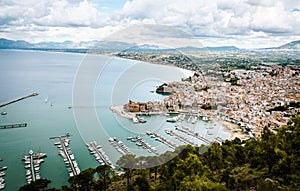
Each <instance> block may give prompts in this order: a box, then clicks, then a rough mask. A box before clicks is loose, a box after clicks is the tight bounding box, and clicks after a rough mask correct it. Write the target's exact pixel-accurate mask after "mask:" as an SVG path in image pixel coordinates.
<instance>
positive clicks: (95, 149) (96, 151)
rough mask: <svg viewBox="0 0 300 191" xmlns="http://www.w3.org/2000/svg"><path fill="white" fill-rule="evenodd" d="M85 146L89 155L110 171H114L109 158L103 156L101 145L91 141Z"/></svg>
mask: <svg viewBox="0 0 300 191" xmlns="http://www.w3.org/2000/svg"><path fill="white" fill-rule="evenodd" d="M86 146H87V147H88V149H89V151H90V153H91V154H92V155H94V157H95V159H96V160H97V161H98V162H99V163H100V164H101V165H104V164H107V165H110V166H111V167H112V169H115V167H114V165H113V164H112V162H111V160H110V159H109V157H108V156H107V155H106V154H105V152H104V150H103V148H102V146H101V145H97V143H96V141H92V142H90V143H87V144H86Z"/></svg>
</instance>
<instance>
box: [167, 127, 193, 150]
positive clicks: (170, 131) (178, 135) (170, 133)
mask: <svg viewBox="0 0 300 191" xmlns="http://www.w3.org/2000/svg"><path fill="white" fill-rule="evenodd" d="M165 132H166V133H167V134H169V135H170V136H174V137H175V138H176V139H178V140H179V141H181V142H183V143H186V144H190V145H192V146H193V147H198V145H197V144H196V143H194V142H192V141H190V140H189V139H188V138H186V137H184V136H182V135H180V134H178V133H175V132H174V131H172V130H165Z"/></svg>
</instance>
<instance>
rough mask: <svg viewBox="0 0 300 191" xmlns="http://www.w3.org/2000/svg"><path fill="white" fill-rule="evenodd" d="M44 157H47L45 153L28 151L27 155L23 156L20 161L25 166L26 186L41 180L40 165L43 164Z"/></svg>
mask: <svg viewBox="0 0 300 191" xmlns="http://www.w3.org/2000/svg"><path fill="white" fill-rule="evenodd" d="M45 157H47V154H46V153H33V151H32V150H30V151H29V155H26V156H24V158H23V159H22V160H23V161H24V164H25V169H26V181H27V183H28V184H30V183H31V182H32V181H36V180H39V179H41V175H40V165H41V163H43V162H44V159H43V158H45Z"/></svg>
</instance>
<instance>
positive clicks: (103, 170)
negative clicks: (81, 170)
mask: <svg viewBox="0 0 300 191" xmlns="http://www.w3.org/2000/svg"><path fill="white" fill-rule="evenodd" d="M96 172H97V174H98V176H99V179H103V190H106V188H107V180H108V179H109V174H111V173H113V171H112V168H111V166H110V165H107V164H105V165H100V166H98V167H97V168H96Z"/></svg>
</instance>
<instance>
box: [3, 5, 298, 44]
mask: <svg viewBox="0 0 300 191" xmlns="http://www.w3.org/2000/svg"><path fill="white" fill-rule="evenodd" d="M299 23H300V1H299V0H210V1H207V0H131V1H126V0H22V1H20V0H0V38H7V39H11V40H26V41H28V42H32V43H37V42H41V41H54V42H63V41H66V40H70V41H75V42H79V41H90V40H102V39H106V38H107V37H108V36H110V35H114V36H116V34H121V33H120V32H119V31H126V29H127V28H130V27H132V26H148V25H150V26H160V28H164V27H162V26H166V28H169V27H174V28H176V29H180V30H183V31H185V32H186V33H188V34H190V36H193V38H195V39H197V40H198V41H199V42H200V43H201V44H202V45H203V46H225V45H228V46H237V47H239V48H263V47H272V46H279V45H282V44H285V43H288V42H290V41H294V40H300V24H299ZM141 28H143V27H141ZM171 32H172V31H170V33H171ZM140 33H142V32H140ZM177 34H178V35H180V33H177V32H174V33H173V34H172V38H176V35H177ZM181 40H182V37H181ZM186 42H188V41H186Z"/></svg>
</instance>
